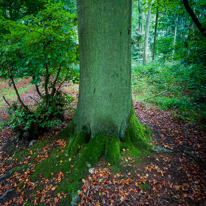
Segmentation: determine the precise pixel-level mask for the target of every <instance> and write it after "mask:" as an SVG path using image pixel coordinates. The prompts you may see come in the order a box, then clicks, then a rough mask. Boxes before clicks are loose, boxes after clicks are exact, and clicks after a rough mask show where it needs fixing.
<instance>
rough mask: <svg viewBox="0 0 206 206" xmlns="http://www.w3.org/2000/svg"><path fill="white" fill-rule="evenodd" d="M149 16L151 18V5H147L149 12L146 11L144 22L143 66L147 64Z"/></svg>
mask: <svg viewBox="0 0 206 206" xmlns="http://www.w3.org/2000/svg"><path fill="white" fill-rule="evenodd" d="M150 16H151V5H149V11H148V14H147V21H146V30H145V40H144V55H143V64H146V63H147V48H148V37H149V25H150Z"/></svg>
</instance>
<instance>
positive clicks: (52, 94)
mask: <svg viewBox="0 0 206 206" xmlns="http://www.w3.org/2000/svg"><path fill="white" fill-rule="evenodd" d="M60 72H61V65H60V66H59V69H58V72H57V75H56V78H55V80H54V82H53V84H52V92H51V98H53V97H54V94H55V91H56V82H57V79H58V77H59V74H60Z"/></svg>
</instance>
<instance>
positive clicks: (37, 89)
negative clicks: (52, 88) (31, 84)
mask: <svg viewBox="0 0 206 206" xmlns="http://www.w3.org/2000/svg"><path fill="white" fill-rule="evenodd" d="M32 79H33V80H34V79H35V77H32ZM35 87H36V91H37V93H38V95H39V96H40V97H41V96H42V94H41V92H40V91H39V87H38V85H35Z"/></svg>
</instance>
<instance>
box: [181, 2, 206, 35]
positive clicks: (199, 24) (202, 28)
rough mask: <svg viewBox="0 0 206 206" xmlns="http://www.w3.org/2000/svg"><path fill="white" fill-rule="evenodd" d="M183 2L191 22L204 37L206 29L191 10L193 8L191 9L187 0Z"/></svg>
mask: <svg viewBox="0 0 206 206" xmlns="http://www.w3.org/2000/svg"><path fill="white" fill-rule="evenodd" d="M183 3H184V6H185V9H186V10H187V12H188V14H189V15H190V17H191V18H192V20H193V22H194V23H195V25H196V26H197V28H198V29H199V31H200V32H201V33H202V34H203V35H204V36H205V37H206V29H205V28H204V27H203V26H202V24H201V23H200V22H199V20H198V18H197V17H196V15H195V13H194V12H193V10H192V9H191V7H190V5H189V3H188V0H183Z"/></svg>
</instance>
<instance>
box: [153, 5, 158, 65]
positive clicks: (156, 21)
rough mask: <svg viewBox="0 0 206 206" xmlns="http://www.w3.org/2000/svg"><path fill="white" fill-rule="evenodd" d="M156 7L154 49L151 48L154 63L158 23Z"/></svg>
mask: <svg viewBox="0 0 206 206" xmlns="http://www.w3.org/2000/svg"><path fill="white" fill-rule="evenodd" d="M158 13H159V11H158V5H157V10H156V19H155V33H154V47H153V55H152V60H153V61H154V59H155V55H156V38H157V23H158Z"/></svg>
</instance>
